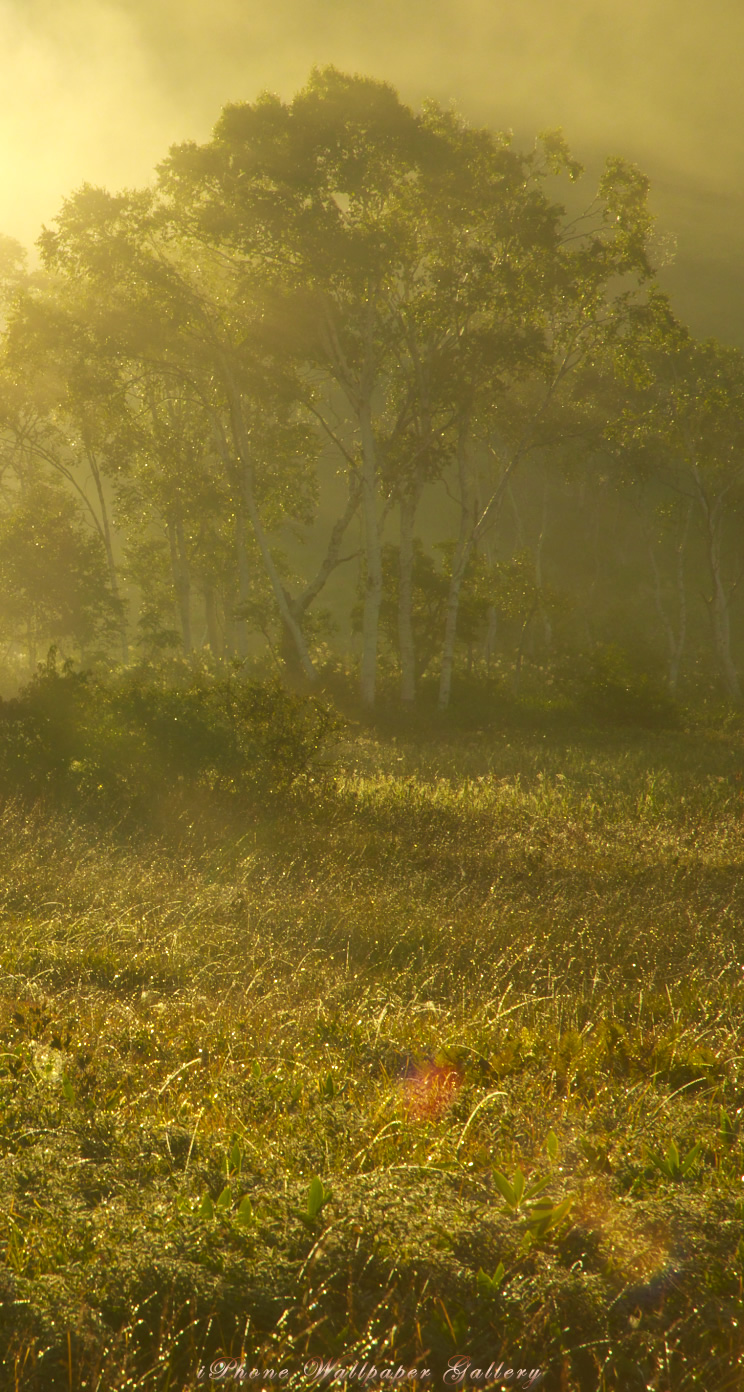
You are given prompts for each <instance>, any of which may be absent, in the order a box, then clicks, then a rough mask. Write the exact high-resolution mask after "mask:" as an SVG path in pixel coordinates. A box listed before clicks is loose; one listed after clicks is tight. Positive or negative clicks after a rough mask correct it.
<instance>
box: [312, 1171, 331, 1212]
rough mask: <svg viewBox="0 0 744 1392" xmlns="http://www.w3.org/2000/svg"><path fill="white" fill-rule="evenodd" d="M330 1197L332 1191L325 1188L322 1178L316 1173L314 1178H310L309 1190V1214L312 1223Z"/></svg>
mask: <svg viewBox="0 0 744 1392" xmlns="http://www.w3.org/2000/svg"><path fill="white" fill-rule="evenodd" d="M330 1197H331V1196H330V1191H328V1190H326V1189H324V1188H323V1181H322V1179H318V1176H317V1175H316V1176H315V1178H314V1179H311V1180H310V1188H309V1189H308V1192H307V1216H308V1218H309V1219H310V1221H311V1223H312V1222H314V1220H315V1219H316V1218H317V1216H318V1214H319V1213H320V1210H321V1209H322V1208H323V1206H324V1204H326V1203H327V1202H328V1200H329V1198H330Z"/></svg>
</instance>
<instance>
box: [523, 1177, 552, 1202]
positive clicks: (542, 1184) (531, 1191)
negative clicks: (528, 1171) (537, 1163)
mask: <svg viewBox="0 0 744 1392" xmlns="http://www.w3.org/2000/svg"><path fill="white" fill-rule="evenodd" d="M549 1184H550V1175H546V1176H545V1177H544V1179H536V1180H535V1182H534V1184H528V1185H527V1188H526V1189H525V1191H524V1197H525V1198H526V1199H534V1198H535V1197H536V1196H537V1195H538V1194H542V1191H543V1189H547V1187H548V1185H549Z"/></svg>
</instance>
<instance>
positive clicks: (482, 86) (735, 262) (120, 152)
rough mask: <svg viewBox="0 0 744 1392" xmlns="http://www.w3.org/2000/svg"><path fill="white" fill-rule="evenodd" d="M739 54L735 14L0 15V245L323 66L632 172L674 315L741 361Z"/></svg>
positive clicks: (686, 4) (309, 8) (152, 10)
mask: <svg viewBox="0 0 744 1392" xmlns="http://www.w3.org/2000/svg"><path fill="white" fill-rule="evenodd" d="M743 50H744V10H742V8H741V6H740V4H739V3H738V2H737V0H712V3H709V4H708V5H706V6H705V7H701V6H700V5H699V4H697V3H693V0H625V3H623V4H622V5H620V4H619V3H617V0H575V3H571V4H567V3H565V2H564V0H499V2H498V3H496V0H406V3H405V4H401V3H400V0H372V2H371V3H370V0H275V3H273V4H271V5H266V4H265V3H260V4H259V3H257V0H190V2H189V3H188V4H187V5H184V4H183V3H182V0H128V3H120V4H116V3H111V0H108V3H106V0H65V3H64V5H60V4H59V3H58V0H0V52H1V53H2V82H3V95H4V101H3V104H2V111H1V112H0V133H1V137H2V138H1V139H0V173H1V176H2V177H1V178H0V231H2V232H3V233H5V234H9V235H11V236H14V237H17V238H19V239H20V240H21V241H23V242H24V243H26V244H31V243H32V242H33V241H34V239H35V237H36V236H37V235H38V232H39V230H40V227H41V224H42V223H43V222H45V221H49V220H50V219H51V218H52V217H53V216H54V214H55V212H56V210H57V208H58V207H59V204H60V202H61V200H62V198H63V197H64V196H65V194H67V193H68V192H70V191H71V190H72V189H73V188H74V187H76V186H77V185H79V184H80V183H81V182H83V181H86V180H87V181H90V182H93V183H102V184H104V185H106V186H108V187H112V188H115V187H118V186H121V185H123V184H135V183H143V182H145V181H147V180H148V179H149V178H150V176H151V174H152V170H153V167H154V165H155V163H156V162H157V161H158V160H159V159H160V158H162V156H163V154H164V153H165V151H166V150H167V147H168V146H169V144H170V143H172V142H174V141H178V140H182V139H186V138H195V139H204V138H206V136H207V135H208V133H209V131H210V129H211V126H212V125H213V123H214V121H215V120H216V118H217V116H218V114H219V111H220V108H221V107H222V105H223V104H224V103H225V101H227V100H241V99H245V100H252V99H253V98H254V97H255V95H256V94H257V92H258V91H259V90H261V89H262V88H266V87H268V88H271V89H273V90H276V91H278V92H280V93H281V94H282V95H283V96H285V97H288V96H290V95H291V94H292V92H294V91H295V90H296V89H297V88H298V87H299V86H301V85H302V84H303V82H304V81H305V79H306V77H307V74H308V71H309V69H310V67H311V66H312V65H313V64H326V63H334V64H336V65H337V66H339V67H341V68H345V69H350V70H353V71H359V72H365V73H369V74H372V75H374V76H376V77H382V78H385V79H387V80H389V81H391V82H392V83H394V84H395V85H396V86H397V87H398V88H399V90H400V91H401V93H402V95H403V96H404V98H406V99H407V100H409V101H411V102H414V103H415V102H418V101H419V100H420V99H421V98H423V97H424V96H434V97H436V98H438V99H439V100H440V101H443V102H445V103H446V102H450V101H453V102H454V103H455V104H456V105H457V106H458V108H459V109H460V110H461V111H463V112H464V114H465V115H466V116H467V117H468V118H470V119H472V120H474V121H478V122H483V123H487V124H490V125H493V126H498V127H501V128H503V127H509V128H512V129H513V130H514V132H515V137H516V139H517V140H518V141H528V140H530V139H531V137H532V136H533V135H534V133H535V131H536V130H539V129H541V128H543V127H545V126H551V127H552V126H562V127H563V129H564V131H565V134H566V137H567V139H568V141H569V143H570V145H571V147H572V149H573V150H574V152H575V153H576V155H577V156H578V157H579V158H581V159H582V160H584V162H585V163H587V164H588V166H589V167H590V169H591V170H592V171H594V170H596V168H597V167H598V166H599V164H600V162H601V159H602V158H603V157H604V155H605V154H607V153H620V154H624V155H625V156H627V157H629V158H631V159H633V160H634V161H635V162H636V163H638V164H639V165H640V166H641V167H642V168H643V169H644V170H645V171H646V172H647V173H648V174H649V175H650V177H651V180H652V187H653V206H654V209H655V211H656V213H657V215H658V218H659V222H660V228H661V230H662V232H663V233H665V234H667V235H668V236H669V237H670V238H673V239H674V241H675V242H676V248H677V253H676V260H675V263H674V265H672V266H670V267H669V268H668V269H667V270H666V271H665V272H664V280H665V283H666V284H667V286H668V287H669V288H670V289H671V290H672V291H673V293H674V297H675V303H676V305H677V308H678V310H679V312H680V313H681V314H682V315H683V316H685V317H686V318H687V319H688V320H689V321H690V322H691V324H692V326H693V328H695V330H696V331H697V332H700V333H715V334H718V335H719V336H721V337H723V338H725V339H728V340H729V341H737V340H738V341H744V335H743V333H742V330H741V328H740V325H741V323H742V321H743V320H744V313H743V312H744V270H743V269H742V266H741V260H740V256H739V229H740V227H741V224H742V218H743V217H744V191H743V189H742V180H741V177H740V175H741V162H742V160H741V128H742V116H743V115H744V95H743V92H744V88H743V87H742V83H741V76H740V71H739V66H740V56H741V52H742V51H743Z"/></svg>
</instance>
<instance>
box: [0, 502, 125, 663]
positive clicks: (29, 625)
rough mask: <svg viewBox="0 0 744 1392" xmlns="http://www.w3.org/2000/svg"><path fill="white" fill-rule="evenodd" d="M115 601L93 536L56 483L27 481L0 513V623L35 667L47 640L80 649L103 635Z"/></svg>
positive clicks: (107, 630)
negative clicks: (26, 484)
mask: <svg viewBox="0 0 744 1392" xmlns="http://www.w3.org/2000/svg"><path fill="white" fill-rule="evenodd" d="M116 618H117V606H116V602H115V600H114V597H113V595H112V594H111V591H110V588H109V585H108V575H107V568H106V559H105V555H104V552H103V548H102V546H101V544H100V541H99V539H98V538H97V537H95V536H94V535H92V534H91V533H90V532H89V531H86V530H85V527H84V525H83V523H82V522H81V518H80V513H79V511H78V508H77V507H76V505H75V502H74V500H73V499H72V498H71V497H70V496H69V495H68V494H66V493H65V492H63V490H62V488H61V487H60V486H59V485H54V484H52V483H48V482H42V481H40V480H38V479H35V480H33V481H32V482H31V483H30V484H29V485H28V486H26V487H25V488H24V489H23V490H22V491H21V492H20V493H18V494H16V495H15V497H14V498H13V499H12V500H8V499H6V505H5V509H4V511H3V513H2V515H1V516H0V622H2V623H3V626H4V628H5V633H6V637H8V638H9V639H10V640H11V641H12V642H17V643H20V644H22V645H24V646H25V648H26V653H27V657H28V663H29V666H30V667H31V668H34V667H35V666H36V662H37V658H38V656H39V652H40V650H41V649H42V648H43V647H44V645H45V644H46V645H48V644H49V643H54V644H56V643H59V644H66V643H68V642H72V643H73V644H74V645H75V646H76V647H77V648H78V650H79V651H80V652H81V653H84V652H85V651H87V650H89V649H90V648H91V646H93V645H94V644H95V643H97V642H100V641H102V640H104V641H105V639H106V638H107V637H108V635H109V634H110V633H111V630H112V628H114V627H115V625H116Z"/></svg>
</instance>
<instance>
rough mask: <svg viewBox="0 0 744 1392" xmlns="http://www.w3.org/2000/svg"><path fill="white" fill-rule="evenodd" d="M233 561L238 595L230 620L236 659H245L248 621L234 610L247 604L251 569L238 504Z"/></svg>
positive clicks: (243, 519) (241, 511) (242, 517)
mask: <svg viewBox="0 0 744 1392" xmlns="http://www.w3.org/2000/svg"><path fill="white" fill-rule="evenodd" d="M235 559H236V562H237V570H238V594H237V600H236V602H235V603H234V605H233V612H232V615H231V619H232V622H233V624H234V625H235V630H236V631H235V644H236V648H237V653H238V657H240V658H245V657H246V656H247V653H248V621H247V619H246V618H244V617H242V616H240V617H237V618H236V610H237V611H238V612H239V611H240V608H241V605H244V604H247V603H248V597H249V595H250V592H251V568H250V565H249V562H248V546H247V542H246V535H245V517H244V515H243V510H242V507H241V505H240V503H239V502H238V503H237V505H236V508H235Z"/></svg>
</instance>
